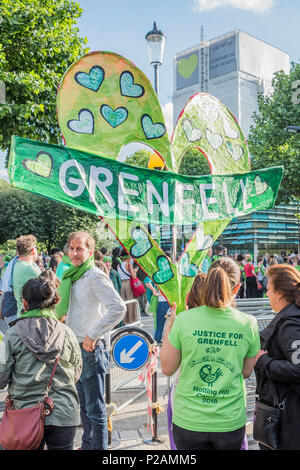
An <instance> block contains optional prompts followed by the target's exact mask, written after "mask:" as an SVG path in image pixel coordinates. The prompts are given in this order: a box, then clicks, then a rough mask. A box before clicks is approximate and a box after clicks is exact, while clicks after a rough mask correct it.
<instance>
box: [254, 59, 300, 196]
mask: <svg viewBox="0 0 300 470" xmlns="http://www.w3.org/2000/svg"><path fill="white" fill-rule="evenodd" d="M297 80H300V64H292V67H291V71H290V74H285V73H284V72H282V71H281V72H278V73H277V74H275V76H274V79H273V82H272V86H273V94H272V95H271V96H266V97H264V96H262V95H260V96H259V100H258V105H259V111H258V112H257V113H255V114H254V126H252V128H251V132H250V135H249V138H248V145H249V150H250V154H251V157H252V162H251V169H252V170H255V169H259V168H262V167H270V166H274V165H283V166H284V177H283V181H282V184H281V187H280V190H279V193H278V198H277V203H290V202H292V201H294V200H298V201H299V200H300V180H299V172H300V158H299V153H300V134H289V133H288V132H286V131H285V130H284V129H285V127H286V126H291V125H296V126H297V125H299V124H300V103H299V104H297V101H296V99H295V98H296V97H297V83H296V82H297ZM298 88H299V87H298Z"/></svg>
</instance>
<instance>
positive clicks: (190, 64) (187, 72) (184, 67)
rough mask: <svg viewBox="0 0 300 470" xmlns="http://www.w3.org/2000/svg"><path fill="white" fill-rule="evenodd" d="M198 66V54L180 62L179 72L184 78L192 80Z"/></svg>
mask: <svg viewBox="0 0 300 470" xmlns="http://www.w3.org/2000/svg"><path fill="white" fill-rule="evenodd" d="M197 64H198V56H197V54H192V55H190V56H189V57H187V58H183V59H180V60H179V61H178V65H177V70H178V73H180V75H181V76H182V77H183V78H190V76H191V75H192V73H193V72H194V70H195V68H196V67H197Z"/></svg>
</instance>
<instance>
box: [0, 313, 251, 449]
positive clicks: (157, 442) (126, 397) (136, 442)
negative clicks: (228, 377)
mask: <svg viewBox="0 0 300 470" xmlns="http://www.w3.org/2000/svg"><path fill="white" fill-rule="evenodd" d="M141 318H142V324H141V325H138V326H139V327H141V328H143V329H145V330H146V331H147V332H149V333H150V334H151V335H153V324H154V322H153V317H148V316H142V317H141ZM1 326H2V325H1V320H0V330H1ZM141 371H142V370H139V371H136V372H130V373H127V372H126V371H125V372H124V371H122V370H121V369H120V368H118V367H117V366H116V365H115V364H114V363H113V361H112V362H111V406H110V409H112V408H113V409H114V413H113V415H112V417H111V423H112V431H111V439H110V440H111V443H110V445H109V447H108V449H109V450H112V451H118V450H120V451H127V453H128V452H130V451H136V450H142V451H144V452H145V451H150V452H153V451H158V450H159V451H168V450H170V441H169V435H168V421H167V405H168V392H169V381H168V378H167V377H166V376H164V375H163V374H162V372H161V368H160V361H159V358H158V363H157V402H158V403H159V405H160V408H161V409H164V411H161V412H160V413H159V414H158V415H157V431H156V436H157V437H158V438H157V439H153V437H152V434H151V430H148V429H147V409H148V401H147V394H146V390H145V387H144V385H143V383H142V382H141V381H140V380H139V379H138V375H139V374H140V372H141ZM127 381H128V382H127ZM125 382H127V383H125ZM5 396H6V391H5V390H4V391H0V419H1V418H2V414H3V410H4V406H5V404H4V399H5ZM81 436H82V427H81V426H78V428H77V431H76V437H75V444H74V449H78V448H79V447H80V446H81ZM247 438H248V449H249V450H257V449H258V445H257V442H256V441H254V440H253V438H252V423H251V421H250V419H249V423H248V426H247ZM114 453H115V452H114Z"/></svg>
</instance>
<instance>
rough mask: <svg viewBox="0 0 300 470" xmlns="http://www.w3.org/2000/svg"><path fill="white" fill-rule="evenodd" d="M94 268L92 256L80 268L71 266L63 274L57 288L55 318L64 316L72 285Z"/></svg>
mask: <svg viewBox="0 0 300 470" xmlns="http://www.w3.org/2000/svg"><path fill="white" fill-rule="evenodd" d="M93 267H94V256H90V257H89V258H88V259H87V260H86V261H85V262H84V263H83V264H81V265H80V266H72V267H71V268H69V269H67V270H66V271H65V272H64V273H63V277H62V281H61V284H60V286H59V288H58V293H59V295H60V297H61V301H60V302H59V304H58V305H57V306H56V309H55V310H56V313H57V318H61V317H63V316H64V315H66V313H67V311H68V308H69V301H70V293H71V287H72V284H73V283H74V282H76V281H78V279H80V278H81V277H82V276H83V275H84V273H85V272H86V271H88V270H89V269H91V268H93Z"/></svg>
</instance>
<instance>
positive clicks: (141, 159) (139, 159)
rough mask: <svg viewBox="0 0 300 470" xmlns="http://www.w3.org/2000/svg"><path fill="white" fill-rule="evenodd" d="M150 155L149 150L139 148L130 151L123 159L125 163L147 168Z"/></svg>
mask: <svg viewBox="0 0 300 470" xmlns="http://www.w3.org/2000/svg"><path fill="white" fill-rule="evenodd" d="M150 155H151V152H150V151H149V150H146V149H140V150H137V151H136V152H134V153H132V154H131V155H128V157H127V158H126V160H125V163H128V165H134V166H139V167H141V168H148V162H149V158H150Z"/></svg>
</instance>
